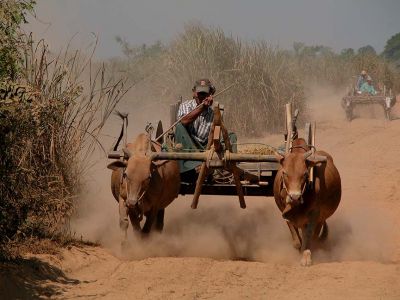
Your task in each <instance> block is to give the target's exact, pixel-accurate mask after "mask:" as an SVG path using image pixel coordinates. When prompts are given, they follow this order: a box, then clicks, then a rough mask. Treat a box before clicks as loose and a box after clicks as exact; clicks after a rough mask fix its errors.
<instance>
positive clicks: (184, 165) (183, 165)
mask: <svg viewBox="0 0 400 300" xmlns="http://www.w3.org/2000/svg"><path fill="white" fill-rule="evenodd" d="M175 144H180V145H181V147H182V151H183V152H190V151H199V150H202V148H201V146H200V145H197V144H196V143H195V142H194V141H193V139H192V138H191V137H190V134H189V132H188V131H187V129H186V128H185V126H183V125H182V124H181V123H178V124H177V125H176V128H175ZM178 162H179V169H180V172H181V173H184V172H187V171H190V170H194V169H195V168H196V167H197V166H199V165H201V162H199V161H191V160H190V161H189V160H185V161H183V160H179V161H178Z"/></svg>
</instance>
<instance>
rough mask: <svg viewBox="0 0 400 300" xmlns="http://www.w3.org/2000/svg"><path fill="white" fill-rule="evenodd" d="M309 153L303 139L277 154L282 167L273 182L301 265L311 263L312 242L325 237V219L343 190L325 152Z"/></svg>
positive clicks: (275, 194) (333, 166) (337, 174)
mask: <svg viewBox="0 0 400 300" xmlns="http://www.w3.org/2000/svg"><path fill="white" fill-rule="evenodd" d="M309 150H310V149H309V148H308V147H307V145H306V143H305V141H304V140H303V139H297V140H295V141H294V142H293V147H292V152H290V153H288V154H285V155H284V156H282V155H280V157H279V159H280V164H281V168H280V169H279V171H278V173H277V175H276V177H275V182H274V197H275V202H276V204H277V205H278V207H279V209H280V210H281V212H282V216H283V218H284V219H286V221H287V224H288V226H289V229H290V232H291V234H292V238H293V243H294V246H295V247H296V248H298V249H300V250H301V252H302V259H301V264H302V265H303V266H309V265H311V264H312V260H311V250H310V248H311V241H312V239H320V240H323V239H325V238H326V237H327V235H328V225H327V223H326V219H328V218H329V217H330V216H331V215H332V214H333V213H334V212H335V210H336V209H337V207H338V205H339V202H340V198H341V191H342V189H341V181H340V175H339V172H338V170H337V169H336V167H335V165H334V164H333V160H332V157H331V156H330V155H329V154H328V153H326V152H324V151H316V153H315V156H310V155H311V151H309ZM322 156H325V157H326V158H327V160H326V161H324V157H322ZM311 167H314V171H313V172H314V183H313V186H314V188H312V187H311V186H312V185H310V182H309V172H310V171H309V170H310V168H311ZM299 229H300V230H299Z"/></svg>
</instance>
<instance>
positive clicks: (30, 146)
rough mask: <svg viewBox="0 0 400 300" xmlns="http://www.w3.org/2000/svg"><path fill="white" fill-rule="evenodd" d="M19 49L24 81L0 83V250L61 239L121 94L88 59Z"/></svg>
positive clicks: (119, 85) (35, 47)
mask: <svg viewBox="0 0 400 300" xmlns="http://www.w3.org/2000/svg"><path fill="white" fill-rule="evenodd" d="M25 45H26V49H27V51H26V52H25V57H24V61H25V62H26V64H25V66H24V69H22V67H21V76H22V75H23V76H24V81H25V83H22V82H12V81H3V82H1V85H0V95H1V97H2V99H1V101H0V140H1V141H2V143H1V146H0V198H1V202H0V250H1V248H3V250H4V249H6V248H7V245H8V244H9V242H10V241H13V240H14V241H15V240H16V239H17V240H18V239H22V240H24V239H26V238H28V237H29V238H31V237H33V238H35V237H38V238H51V239H58V238H61V237H65V236H68V234H69V218H70V216H71V215H72V214H73V212H74V207H75V205H76V204H77V199H78V196H79V193H80V189H81V184H82V181H81V180H82V174H83V173H84V172H85V170H87V168H88V167H89V166H90V163H91V161H90V156H91V154H92V153H93V151H94V149H95V148H96V147H97V145H98V140H97V137H98V135H99V134H100V132H101V129H102V128H103V126H104V124H105V121H106V120H107V118H108V117H109V115H110V114H111V112H112V111H113V109H114V107H115V105H116V104H117V103H118V102H119V101H120V99H121V98H122V97H123V95H124V94H125V93H126V88H125V83H124V81H123V80H115V81H114V80H111V79H107V78H106V75H105V74H106V73H105V67H104V65H100V66H98V67H95V66H93V65H92V60H91V56H89V57H86V56H84V55H83V54H82V53H80V52H79V51H75V52H72V53H70V52H69V51H65V53H60V54H59V55H58V56H56V57H52V58H51V59H50V60H49V58H48V57H49V52H48V49H47V46H46V45H45V44H44V43H43V42H40V43H38V44H35V43H34V42H33V41H32V40H31V39H30V38H28V39H27V40H26V42H25ZM49 61H50V62H49ZM83 74H85V75H86V74H87V75H89V76H88V77H89V78H90V79H89V82H88V83H87V84H86V85H84V84H83V82H84V81H83V80H82V79H83V78H82V76H83ZM85 91H86V92H85ZM5 253H6V252H4V251H3V252H2V251H0V255H1V254H2V255H3V256H5V255H6V254H5Z"/></svg>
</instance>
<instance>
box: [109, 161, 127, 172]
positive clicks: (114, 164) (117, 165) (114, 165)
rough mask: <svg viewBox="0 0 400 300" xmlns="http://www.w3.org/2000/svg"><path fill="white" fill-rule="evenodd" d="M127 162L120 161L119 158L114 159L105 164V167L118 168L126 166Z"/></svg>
mask: <svg viewBox="0 0 400 300" xmlns="http://www.w3.org/2000/svg"><path fill="white" fill-rule="evenodd" d="M126 166H127V163H126V162H125V161H121V160H116V161H113V162H112V163H110V164H108V165H107V168H109V169H110V170H113V171H115V170H118V169H119V168H126Z"/></svg>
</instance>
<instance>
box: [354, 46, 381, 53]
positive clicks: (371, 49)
mask: <svg viewBox="0 0 400 300" xmlns="http://www.w3.org/2000/svg"><path fill="white" fill-rule="evenodd" d="M357 54H361V55H376V51H375V49H374V47H372V46H371V45H367V46H364V47H361V48H359V49H358V50H357Z"/></svg>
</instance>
